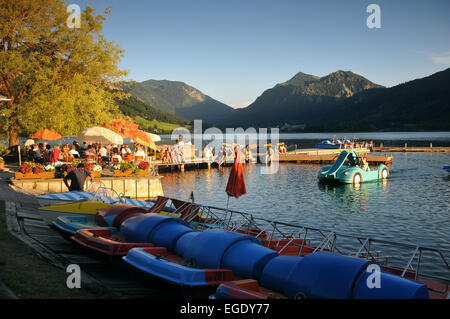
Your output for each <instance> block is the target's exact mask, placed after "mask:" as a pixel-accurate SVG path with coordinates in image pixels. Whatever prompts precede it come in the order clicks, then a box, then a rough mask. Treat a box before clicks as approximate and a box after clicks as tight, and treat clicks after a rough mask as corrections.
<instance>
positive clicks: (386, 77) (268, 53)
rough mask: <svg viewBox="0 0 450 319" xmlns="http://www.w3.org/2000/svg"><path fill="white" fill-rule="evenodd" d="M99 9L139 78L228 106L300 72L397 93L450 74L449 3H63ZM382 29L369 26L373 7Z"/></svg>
mask: <svg viewBox="0 0 450 319" xmlns="http://www.w3.org/2000/svg"><path fill="white" fill-rule="evenodd" d="M68 3H76V4H78V5H79V6H80V7H81V9H82V10H83V9H84V7H85V5H86V4H89V5H90V6H92V7H93V8H95V9H96V11H97V12H103V10H104V9H105V8H106V7H107V6H108V5H112V6H113V7H114V8H113V9H112V14H111V15H110V16H108V20H107V21H106V22H105V25H104V32H103V33H104V34H105V36H106V38H107V39H108V40H115V41H116V42H118V43H119V44H120V46H121V47H122V48H123V49H125V58H124V59H123V60H122V62H121V63H120V67H121V68H123V69H128V70H130V78H132V79H133V80H136V81H144V80H148V79H157V80H161V79H166V80H174V81H175V80H176V81H183V82H185V83H187V84H189V85H191V86H193V87H195V88H197V89H199V90H200V91H202V92H203V93H205V94H207V95H209V96H211V97H213V98H215V99H217V100H219V101H221V102H223V103H226V104H228V105H231V106H242V105H246V104H249V103H251V102H253V101H254V100H255V99H256V98H257V97H258V96H259V95H261V93H262V92H263V91H264V90H266V89H268V88H271V87H273V86H274V85H275V84H276V83H280V82H284V81H286V80H288V79H290V78H291V77H292V76H294V75H295V74H296V73H297V72H299V71H301V72H304V73H309V74H314V75H318V76H325V75H327V74H329V73H331V72H334V71H337V70H351V71H353V72H355V73H358V74H361V75H362V76H364V77H366V78H368V79H369V80H371V81H373V82H375V83H378V84H381V85H385V86H388V87H389V86H393V85H396V84H399V83H402V82H406V81H408V80H412V79H415V78H419V77H423V76H427V75H430V74H432V73H435V72H437V71H441V70H444V69H446V68H448V67H450V19H449V13H450V1H448V0H430V1H417V0H408V1H405V0H388V1H384V0H383V1H381V0H370V1H364V0H342V1H337V0H329V1H325V0H307V1H301V0H293V1H285V0H277V1H275V0H272V1H266V0H240V1H235V0H206V1H204V0H190V1H188V0H178V1H174V0H164V1H162V0H159V1H154V0H68ZM371 3H375V4H378V5H379V6H380V7H381V29H369V28H368V27H367V26H366V19H367V17H368V16H369V15H370V13H367V12H366V8H367V6H368V5H369V4H371Z"/></svg>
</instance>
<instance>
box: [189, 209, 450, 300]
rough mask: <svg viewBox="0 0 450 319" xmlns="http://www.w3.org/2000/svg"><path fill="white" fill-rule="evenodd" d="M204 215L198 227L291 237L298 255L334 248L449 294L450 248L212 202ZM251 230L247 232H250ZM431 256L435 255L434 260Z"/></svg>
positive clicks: (271, 237)
mask: <svg viewBox="0 0 450 319" xmlns="http://www.w3.org/2000/svg"><path fill="white" fill-rule="evenodd" d="M196 205H198V206H199V207H200V212H201V217H202V218H203V220H204V221H205V222H200V223H195V222H194V223H193V226H194V227H195V228H196V229H197V230H205V229H211V228H222V229H228V230H238V229H239V231H241V232H247V233H250V232H251V234H252V235H253V236H255V237H257V238H260V239H266V240H267V239H268V242H269V243H271V242H273V241H274V240H281V239H283V240H287V242H286V243H285V244H284V246H283V247H281V249H278V251H279V252H280V253H282V252H283V251H284V250H285V249H286V248H287V247H288V246H298V247H299V250H298V255H299V256H302V254H303V253H304V250H305V248H308V250H309V251H311V249H313V252H316V251H330V252H334V253H338V254H341V255H345V256H350V257H358V258H365V259H368V260H372V261H374V262H377V263H378V264H380V266H382V267H385V269H389V270H390V271H391V272H395V273H397V274H398V275H400V276H401V277H408V278H410V279H414V280H419V279H422V280H430V281H437V282H441V283H442V284H443V286H444V287H445V288H444V289H443V290H435V289H432V288H430V287H429V289H430V290H433V291H435V292H438V293H442V294H445V293H448V291H449V289H448V286H449V284H450V279H449V278H450V266H449V263H448V262H447V258H446V256H447V257H448V256H450V250H445V249H438V248H434V247H426V246H420V245H414V244H407V243H398V242H394V241H390V240H385V239H378V238H373V237H367V236H362V235H352V234H341V233H337V232H335V231H331V230H327V229H320V228H315V227H310V226H304V225H293V224H290V223H285V222H282V221H273V220H269V219H265V218H261V217H255V216H253V215H252V214H249V213H244V212H239V211H235V210H230V209H224V208H219V207H214V206H208V205H199V204H196ZM246 230H247V231H246ZM383 251H384V252H390V253H391V254H392V253H394V254H395V257H392V256H388V255H383V254H382V252H383ZM430 255H433V256H434V259H431V260H430V258H432V257H431V256H430ZM425 257H426V258H427V259H426V260H427V262H428V263H429V264H432V265H433V267H434V268H435V269H436V268H439V273H442V274H443V275H439V276H437V275H432V274H429V273H426V269H424V265H423V264H424V259H425Z"/></svg>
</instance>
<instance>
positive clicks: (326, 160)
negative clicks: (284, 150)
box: [278, 154, 394, 165]
mask: <svg viewBox="0 0 450 319" xmlns="http://www.w3.org/2000/svg"><path fill="white" fill-rule="evenodd" d="M338 156H339V155H296V154H292V155H290V154H288V155H280V157H279V160H278V161H279V162H280V163H299V164H332V163H334V162H335V161H336V159H337V157H338ZM365 157H366V158H367V161H368V162H369V164H372V165H379V164H385V165H389V164H392V161H393V160H394V158H393V156H392V155H389V156H388V155H386V156H374V155H365Z"/></svg>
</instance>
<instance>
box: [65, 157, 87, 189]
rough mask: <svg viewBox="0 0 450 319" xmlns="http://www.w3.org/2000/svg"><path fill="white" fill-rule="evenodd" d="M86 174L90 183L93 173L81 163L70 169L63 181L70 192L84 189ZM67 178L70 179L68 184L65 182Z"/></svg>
mask: <svg viewBox="0 0 450 319" xmlns="http://www.w3.org/2000/svg"><path fill="white" fill-rule="evenodd" d="M88 176H89V177H90V178H91V183H92V182H94V175H92V173H91V172H90V171H89V170H87V169H86V168H84V164H83V163H80V164H78V166H77V168H76V169H74V170H73V171H70V172H69V173H68V174H67V175H66V176H64V179H63V181H64V184H65V185H66V186H67V188H68V189H69V191H70V192H74V191H84V182H85V181H86V178H87V177H88ZM69 179H70V181H71V182H70V186H69V184H68V183H67V180H69Z"/></svg>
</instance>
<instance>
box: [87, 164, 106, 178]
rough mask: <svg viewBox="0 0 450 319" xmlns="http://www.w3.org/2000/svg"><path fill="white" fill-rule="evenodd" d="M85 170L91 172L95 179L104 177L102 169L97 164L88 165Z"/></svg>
mask: <svg viewBox="0 0 450 319" xmlns="http://www.w3.org/2000/svg"><path fill="white" fill-rule="evenodd" d="M85 168H86V169H87V170H89V171H90V172H91V173H92V175H94V177H100V176H101V175H102V167H101V166H100V165H98V164H95V163H87V164H86V165H85Z"/></svg>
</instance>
